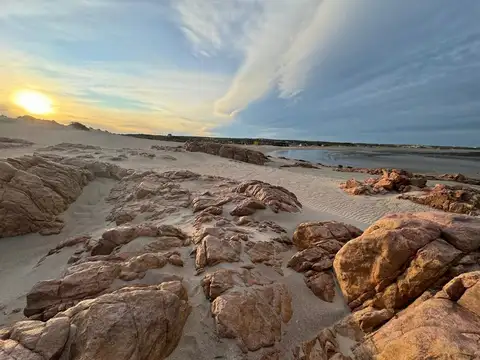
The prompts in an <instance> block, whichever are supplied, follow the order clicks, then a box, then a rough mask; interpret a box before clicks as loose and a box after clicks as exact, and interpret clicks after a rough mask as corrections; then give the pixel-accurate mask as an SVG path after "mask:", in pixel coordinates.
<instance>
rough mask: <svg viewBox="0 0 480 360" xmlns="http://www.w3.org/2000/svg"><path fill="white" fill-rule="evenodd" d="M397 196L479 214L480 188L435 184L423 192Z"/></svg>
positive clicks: (438, 207) (447, 208)
mask: <svg viewBox="0 0 480 360" xmlns="http://www.w3.org/2000/svg"><path fill="white" fill-rule="evenodd" d="M399 198H400V199H406V200H410V201H413V202H415V203H418V204H422V205H427V206H430V207H432V208H434V209H439V210H443V211H447V212H452V213H457V214H467V215H479V214H480V190H477V189H474V188H467V187H457V186H448V185H440V184H437V185H435V187H433V188H431V189H427V191H425V192H422V193H409V194H402V195H400V196H399Z"/></svg>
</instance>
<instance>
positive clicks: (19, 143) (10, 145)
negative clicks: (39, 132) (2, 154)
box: [0, 137, 34, 149]
mask: <svg viewBox="0 0 480 360" xmlns="http://www.w3.org/2000/svg"><path fill="white" fill-rule="evenodd" d="M33 144H34V143H33V142H30V141H27V140H23V139H12V138H7V137H0V149H14V148H22V147H29V146H32V145H33Z"/></svg>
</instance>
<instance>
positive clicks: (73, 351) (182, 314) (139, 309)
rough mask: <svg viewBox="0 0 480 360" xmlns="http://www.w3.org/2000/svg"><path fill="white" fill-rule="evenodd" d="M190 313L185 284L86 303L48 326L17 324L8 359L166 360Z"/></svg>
mask: <svg viewBox="0 0 480 360" xmlns="http://www.w3.org/2000/svg"><path fill="white" fill-rule="evenodd" d="M189 313H190V306H189V305H188V299H187V297H186V291H185V289H184V288H183V287H182V285H181V283H180V282H169V283H162V284H161V285H154V286H146V287H129V288H123V289H120V290H117V291H115V292H113V293H111V294H106V295H102V296H100V297H98V298H96V299H93V300H85V301H82V302H80V303H78V304H77V305H76V306H74V307H72V308H69V309H68V310H66V311H65V312H62V313H59V314H57V315H56V316H55V318H53V319H50V320H49V321H47V322H46V323H44V322H41V321H21V322H17V323H16V324H14V325H13V327H11V328H10V329H7V330H6V331H5V332H4V333H3V334H2V337H1V340H0V358H1V359H5V360H55V359H71V360H87V359H102V360H131V359H136V360H161V359H165V358H167V357H168V355H170V353H171V352H172V351H173V350H174V349H175V347H176V346H177V343H178V341H179V340H180V337H181V335H182V331H183V326H184V324H185V322H186V320H187V317H188V315H189Z"/></svg>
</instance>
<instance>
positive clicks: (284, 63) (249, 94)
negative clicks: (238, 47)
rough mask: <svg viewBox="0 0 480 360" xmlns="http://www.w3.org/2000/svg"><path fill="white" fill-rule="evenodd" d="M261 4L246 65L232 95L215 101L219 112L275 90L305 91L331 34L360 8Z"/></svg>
mask: <svg viewBox="0 0 480 360" xmlns="http://www.w3.org/2000/svg"><path fill="white" fill-rule="evenodd" d="M262 4H263V7H262V11H261V18H260V19H259V20H258V21H257V22H256V23H255V24H254V26H250V27H249V28H247V29H245V33H244V34H243V38H244V39H245V40H244V42H243V43H244V48H243V51H244V61H243V63H242V65H241V67H240V69H239V70H238V72H237V74H236V76H235V78H234V80H233V82H232V85H231V87H230V89H229V91H228V92H227V93H226V94H225V95H224V96H223V97H222V98H220V99H219V100H218V101H217V102H216V104H215V109H216V112H217V113H224V114H235V113H238V112H239V111H241V110H243V109H245V108H246V107H248V106H249V105H250V104H251V103H253V102H255V101H257V100H259V99H262V98H263V97H264V96H265V95H267V94H268V93H269V91H271V90H273V89H278V92H279V96H280V97H282V98H293V97H295V96H296V95H298V94H299V93H301V92H302V91H303V90H304V88H305V86H306V84H307V82H308V78H309V74H310V72H311V71H312V69H313V68H314V66H315V65H316V64H317V63H318V62H319V61H320V60H321V57H322V56H326V52H327V51H326V50H325V48H326V47H327V46H328V45H329V44H330V41H331V40H332V38H333V35H336V34H337V33H338V32H339V31H340V30H341V28H342V25H344V23H345V19H343V18H342V17H344V16H345V13H346V12H347V13H353V9H355V8H357V7H358V6H359V5H357V4H356V3H354V2H345V1H332V0H323V1H322V0H298V1H289V0H277V1H265V2H263V3H262ZM347 7H348V8H349V9H347ZM347 10H348V11H347ZM322 51H323V52H324V53H325V54H323V55H322V54H321V53H322ZM319 53H320V57H319V56H318V55H319Z"/></svg>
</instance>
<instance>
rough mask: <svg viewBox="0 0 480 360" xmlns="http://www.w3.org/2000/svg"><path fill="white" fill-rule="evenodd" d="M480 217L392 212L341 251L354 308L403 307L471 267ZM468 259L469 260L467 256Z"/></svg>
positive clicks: (340, 272) (338, 264) (341, 276)
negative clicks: (471, 257) (471, 256)
mask: <svg viewBox="0 0 480 360" xmlns="http://www.w3.org/2000/svg"><path fill="white" fill-rule="evenodd" d="M479 229H480V219H478V218H474V217H468V216H461V215H451V214H443V213H438V214H436V213H417V214H410V213H404V214H392V215H387V216H385V217H384V218H382V219H380V220H378V221H377V222H375V223H374V224H372V225H371V226H370V227H369V228H368V229H366V230H365V232H364V233H363V234H362V235H361V236H360V237H358V238H356V239H354V240H351V241H349V242H347V243H346V244H345V246H343V247H342V248H341V249H340V251H339V252H338V253H337V255H336V257H335V260H334V264H333V265H334V269H335V273H336V275H337V279H338V282H339V284H340V287H341V289H342V292H343V294H344V296H345V300H346V301H347V302H348V304H349V306H350V307H351V308H352V309H356V308H362V307H366V306H374V307H375V308H377V309H390V310H394V311H398V310H401V309H402V308H404V307H405V306H406V305H408V304H409V303H410V302H412V301H414V300H415V299H416V298H417V297H419V296H420V295H421V294H422V293H423V292H424V291H425V290H427V289H429V288H431V287H432V286H434V287H435V286H436V287H438V286H441V285H443V284H444V283H445V282H447V281H448V280H450V279H451V278H452V277H454V276H456V275H458V274H460V273H462V272H463V271H471V270H470V269H468V266H465V265H472V266H473V267H477V266H479V264H471V263H470V264H469V263H468V261H472V260H470V255H471V254H474V253H475V252H476V251H478V249H479V247H480V232H479ZM466 257H467V259H468V261H467V259H465V258H466Z"/></svg>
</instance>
